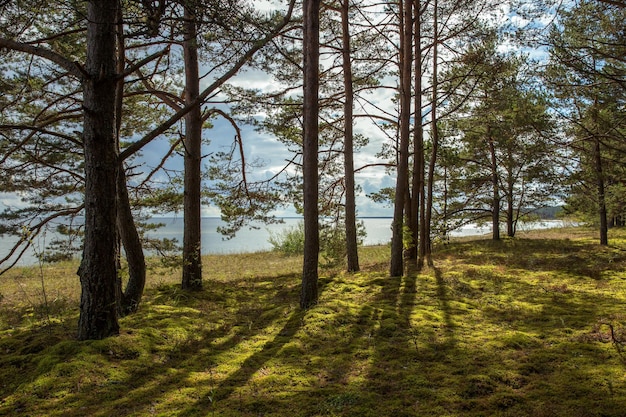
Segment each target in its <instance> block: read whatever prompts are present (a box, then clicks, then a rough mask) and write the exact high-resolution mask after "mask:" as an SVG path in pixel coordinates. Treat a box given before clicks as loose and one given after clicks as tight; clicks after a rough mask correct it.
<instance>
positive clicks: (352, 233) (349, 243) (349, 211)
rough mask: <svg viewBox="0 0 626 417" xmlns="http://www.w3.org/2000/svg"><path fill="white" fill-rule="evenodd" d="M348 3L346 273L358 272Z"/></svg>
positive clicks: (346, 2)
mask: <svg viewBox="0 0 626 417" xmlns="http://www.w3.org/2000/svg"><path fill="white" fill-rule="evenodd" d="M349 11H350V0H343V3H342V8H341V24H342V37H343V54H342V57H343V85H344V93H345V95H346V98H345V102H344V175H345V187H346V207H345V215H346V219H345V222H346V252H347V255H348V271H350V272H355V271H358V270H359V253H358V242H357V230H356V196H355V184H354V134H353V112H354V110H353V107H354V91H353V87H352V59H351V58H352V57H351V53H350V28H349V21H348V18H349V16H348V13H349Z"/></svg>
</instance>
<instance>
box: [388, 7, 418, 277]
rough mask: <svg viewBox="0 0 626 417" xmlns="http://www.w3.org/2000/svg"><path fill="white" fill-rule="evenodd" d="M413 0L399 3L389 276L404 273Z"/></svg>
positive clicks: (397, 275)
mask: <svg viewBox="0 0 626 417" xmlns="http://www.w3.org/2000/svg"><path fill="white" fill-rule="evenodd" d="M412 6H413V2H412V1H410V0H404V1H402V2H401V3H400V21H401V25H402V30H401V32H400V33H401V36H400V120H399V122H400V146H399V149H398V150H397V152H398V164H397V168H396V172H397V175H396V193H395V197H394V206H393V223H392V225H391V233H392V234H391V262H390V266H389V275H391V276H392V277H399V276H402V275H403V274H404V247H403V243H404V242H403V232H404V206H405V199H406V194H407V189H408V185H409V137H410V132H411V126H410V123H411V64H412V62H413V61H412V56H413V42H412V39H413V21H412V16H413V12H412Z"/></svg>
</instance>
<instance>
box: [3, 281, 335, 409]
mask: <svg viewBox="0 0 626 417" xmlns="http://www.w3.org/2000/svg"><path fill="white" fill-rule="evenodd" d="M283 278H287V279H290V278H292V277H291V276H286V277H283ZM268 279H270V278H267V277H263V278H259V279H257V280H258V281H267V280H268ZM279 279H281V277H271V280H274V281H275V280H279ZM254 280H255V279H254V278H251V279H244V280H242V281H254ZM212 285H213V288H210V289H207V290H205V291H204V292H202V293H197V294H193V295H190V296H189V297H187V298H186V297H182V298H180V299H176V300H173V299H172V300H170V301H175V303H176V304H178V305H179V306H180V307H185V305H189V306H194V304H195V300H194V298H193V297H201V298H202V297H204V298H209V299H213V298H216V299H218V300H220V301H221V299H222V298H223V297H222V296H221V295H219V294H222V293H224V294H229V293H228V292H227V291H229V290H230V288H229V286H232V285H235V284H234V281H232V282H228V283H217V282H212ZM172 288H174V287H172ZM322 288H323V286H322ZM212 291H213V293H212ZM172 293H176V297H178V296H179V295H180V293H179V292H178V291H172ZM165 294H167V295H165V296H155V299H159V300H160V301H159V303H160V304H163V305H168V298H173V297H174V296H173V295H172V294H169V290H168V289H165ZM216 294H217V295H216ZM289 295H292V296H293V297H294V300H295V299H297V297H296V295H295V294H293V292H290V291H289V290H287V291H286V292H285V290H284V288H279V287H276V286H272V287H271V289H270V290H269V291H268V290H267V289H263V288H261V289H259V288H253V289H251V290H247V291H245V292H244V299H242V300H239V301H240V303H241V305H240V307H239V309H238V310H237V311H236V312H235V313H234V315H233V316H232V318H231V319H229V320H226V322H225V323H224V324H223V325H221V326H219V327H215V328H207V329H205V330H200V331H198V332H197V333H196V334H194V335H193V337H191V338H190V339H189V340H187V341H185V342H183V343H180V344H178V345H176V346H175V348H174V349H173V350H171V351H168V352H164V353H163V354H162V355H166V356H165V357H163V360H162V361H159V362H158V363H154V364H151V365H149V366H139V367H137V366H134V367H133V368H134V369H132V370H131V371H130V372H129V373H128V375H127V376H126V377H125V378H123V379H117V380H116V381H113V382H112V383H110V384H108V383H107V384H105V385H104V386H102V385H100V386H97V387H96V386H94V387H92V388H93V390H95V391H93V390H92V388H90V387H89V385H85V386H84V387H83V388H82V389H81V390H80V391H77V392H75V393H72V394H66V395H65V396H64V397H63V399H62V400H60V401H56V402H54V404H51V405H50V407H51V408H50V409H49V410H48V412H49V415H54V414H55V412H56V411H58V410H59V409H65V410H66V411H65V412H64V415H66V416H71V415H76V416H79V415H80V416H82V415H85V413H88V414H89V415H92V416H100V415H101V416H104V415H106V413H107V412H106V411H100V410H99V409H98V407H97V402H98V399H97V398H94V395H93V392H96V391H97V392H98V393H99V394H98V396H99V397H101V398H112V397H113V398H117V399H116V400H114V401H112V402H110V403H112V404H114V407H115V408H116V409H119V410H133V409H137V408H138V407H139V408H143V409H147V408H149V405H150V403H151V402H158V401H159V399H160V398H161V397H163V396H165V395H167V392H166V391H164V387H172V386H178V387H181V386H182V387H184V386H187V385H188V383H187V381H186V379H187V378H188V377H189V375H190V374H191V373H192V372H196V371H204V370H206V368H207V367H208V366H210V362H211V355H210V353H209V354H206V352H207V348H212V349H214V350H217V349H219V350H220V351H224V350H228V349H232V348H234V347H235V346H236V345H238V344H239V342H240V341H241V340H243V339H245V338H249V337H253V336H254V335H256V334H260V333H261V332H263V331H265V329H266V328H267V327H269V326H271V325H272V323H274V322H276V321H277V320H283V318H284V310H285V309H287V310H288V309H289V308H290V307H289V303H288V302H286V297H288V296H289ZM220 301H218V302H220ZM251 305H252V306H253V307H251ZM263 305H268V306H272V307H275V308H274V309H273V310H272V311H270V313H269V314H263V315H259V316H257V317H254V319H255V321H254V325H253V326H249V325H244V324H245V323H244V322H246V321H247V320H249V319H250V315H251V308H256V309H258V310H259V311H260V310H262V306H263ZM281 305H282V306H284V308H283V309H281V308H276V306H278V307H280V306H281ZM151 310H152V309H151V307H150V304H148V303H146V304H145V305H143V306H142V307H141V308H140V311H139V312H138V313H136V314H137V315H136V316H134V317H136V318H137V320H139V321H141V320H142V318H141V315H142V314H149V315H150V318H149V319H148V320H150V321H151V322H152V323H156V325H155V330H156V331H157V332H160V331H162V330H158V329H159V322H161V321H162V320H165V321H171V320H174V321H178V320H180V322H181V323H184V319H185V318H186V317H185V315H186V314H189V313H186V312H177V311H174V312H173V313H172V312H171V311H169V310H167V311H158V312H154V311H151ZM255 311H257V310H255ZM199 314H201V313H199ZM134 317H133V316H130V317H129V318H128V319H127V320H131V321H132V320H133V319H134ZM297 317H298V314H297V313H293V315H292V317H290V319H289V321H288V322H287V324H286V325H285V328H284V329H283V332H284V333H285V335H287V336H292V335H293V333H292V332H291V330H290V329H293V328H294V325H293V324H294V321H295V320H297ZM233 326H237V329H236V330H235V331H233ZM142 330H143V329H141V328H137V329H134V330H132V331H133V332H134V331H142ZM295 330H297V329H295ZM295 330H293V331H294V332H295ZM36 333H37V331H33V330H29V331H27V332H24V334H23V335H22V336H21V337H25V338H27V339H28V338H30V337H34V335H35V334H36ZM31 335H32V336H31ZM229 335H230V336H229ZM226 336H228V337H227V339H225V340H220V341H219V342H218V343H217V344H215V343H214V342H215V341H217V340H218V339H222V338H224V337H226ZM280 337H281V336H280V334H279V336H276V339H277V340H278V339H279V338H280ZM282 337H284V336H282ZM57 339H58V338H57ZM57 339H55V341H57V342H58V343H55V344H53V345H52V346H50V345H49V344H48V345H47V346H45V347H43V348H42V350H41V353H42V354H43V355H44V356H48V357H49V352H50V351H51V350H52V351H57V350H59V349H58V348H56V346H57V345H59V346H67V347H74V349H73V350H70V352H74V353H77V352H81V351H83V352H84V351H87V352H90V354H97V352H94V351H93V348H92V347H87V348H86V346H90V345H94V343H95V346H99V345H100V344H101V343H103V342H77V341H75V340H57ZM112 340H114V339H112ZM268 347H269V345H268ZM96 349H97V348H96ZM155 349H157V350H158V346H149V347H148V351H152V352H154V351H155ZM272 351H273V350H272ZM203 352H205V353H203ZM32 353H35V354H37V353H38V352H30V353H29V354H31V356H32ZM110 354H111V352H101V354H100V355H101V356H100V357H99V359H102V360H104V361H113V362H118V361H119V362H120V363H123V361H125V359H126V358H125V357H120V358H116V357H115V356H110ZM153 355H154V353H153ZM72 356H73V354H69V353H68V354H64V355H61V356H59V357H58V358H57V357H56V356H55V360H53V361H49V362H50V363H49V366H47V367H46V368H45V369H44V368H42V367H39V369H38V374H33V377H32V379H31V380H33V381H35V380H36V379H37V378H38V376H39V375H41V374H43V373H46V372H49V371H50V370H51V369H52V368H54V366H55V364H60V363H64V362H67V363H71V362H72ZM128 359H135V358H133V357H131V358H128ZM167 370H170V372H166V371H167ZM172 370H174V372H172ZM22 380H23V379H22ZM5 385H6V383H5ZM109 401H110V400H109ZM64 404H66V406H64ZM77 404H78V405H79V407H75V406H76V405H77ZM39 409H40V410H46V408H45V406H42V407H40V408H39ZM74 409H76V413H75V414H73V413H72V412H71V411H69V410H74ZM13 411H15V410H13ZM13 411H11V410H8V409H5V410H3V409H2V408H0V415H2V414H3V413H4V412H8V415H11V413H12V412H13Z"/></svg>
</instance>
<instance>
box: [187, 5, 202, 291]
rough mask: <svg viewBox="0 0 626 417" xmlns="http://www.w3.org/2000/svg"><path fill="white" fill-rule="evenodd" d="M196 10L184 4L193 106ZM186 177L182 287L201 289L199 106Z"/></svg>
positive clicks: (190, 121) (191, 123) (193, 116)
mask: <svg viewBox="0 0 626 417" xmlns="http://www.w3.org/2000/svg"><path fill="white" fill-rule="evenodd" d="M195 13H196V10H195V8H194V6H193V2H186V3H185V11H184V19H185V21H184V34H185V35H184V36H185V39H184V41H183V54H184V60H185V105H190V104H191V103H194V102H195V100H196V99H197V98H198V96H199V95H200V76H199V68H198V43H197V30H196V23H197V22H196V16H195ZM184 145H185V162H184V165H185V178H184V187H185V190H184V201H183V205H184V209H183V210H184V221H183V228H184V232H183V277H182V288H183V289H186V290H199V289H201V288H202V256H201V255H202V248H201V245H200V242H201V220H202V215H201V198H200V197H201V186H202V185H201V159H202V155H201V153H202V113H201V109H200V104H199V103H198V104H197V105H195V106H194V107H193V108H192V109H191V110H190V111H189V113H187V115H186V116H185V140H184Z"/></svg>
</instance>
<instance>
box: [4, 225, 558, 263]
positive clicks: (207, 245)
mask: <svg viewBox="0 0 626 417" xmlns="http://www.w3.org/2000/svg"><path fill="white" fill-rule="evenodd" d="M281 220H282V222H281V223H275V224H269V225H266V224H258V223H257V224H252V225H251V226H252V227H244V228H243V229H241V230H240V231H239V232H238V233H237V235H236V236H235V237H234V238H232V239H227V238H225V237H224V236H222V235H221V234H220V233H219V232H218V231H217V229H218V227H219V226H220V225H224V223H223V222H222V221H221V219H219V218H216V217H205V218H203V219H202V242H201V246H202V252H203V253H204V254H229V253H249V252H261V251H267V250H271V249H272V245H271V243H270V241H269V239H270V237H271V236H278V235H280V234H281V233H282V232H283V231H285V230H289V229H291V228H295V227H297V226H298V223H300V222H302V218H297V217H287V218H283V219H281ZM392 220H393V219H392V218H389V217H363V218H360V219H359V221H361V222H362V223H363V225H364V227H365V232H366V237H365V238H364V239H363V244H364V245H384V244H387V243H389V242H390V240H391V223H392ZM151 222H154V223H159V224H162V225H163V226H162V227H160V228H158V229H155V230H153V231H150V232H148V233H146V236H147V237H151V238H168V239H176V240H178V243H179V244H180V245H182V242H183V218H182V217H161V218H154V219H152V220H151ZM563 225H564V223H563V222H562V221H560V220H543V221H539V222H532V223H526V224H522V225H521V226H520V227H518V229H519V230H528V229H545V228H552V227H562V226H563ZM490 232H491V226H490V225H484V226H479V225H466V226H463V227H461V228H459V229H457V230H455V231H454V232H452V233H451V236H474V235H476V236H479V235H484V234H487V233H490ZM54 237H55V236H54V233H53V232H47V233H46V234H45V235H42V236H39V237H36V238H35V239H34V241H33V247H34V248H35V249H33V250H28V251H27V252H26V253H24V255H23V256H22V258H21V259H20V260H19V262H18V263H17V265H19V266H27V265H34V264H37V256H36V252H37V249H36V248H43V247H45V245H46V242H50V241H51V240H53V239H54ZM16 240H17V239H16V238H13V237H10V236H3V237H2V239H0V259H2V258H4V257H5V256H6V255H7V254H8V253H9V251H10V250H11V248H12V246H13V244H14V243H15V242H16ZM4 266H5V265H0V269H3V267H4Z"/></svg>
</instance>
